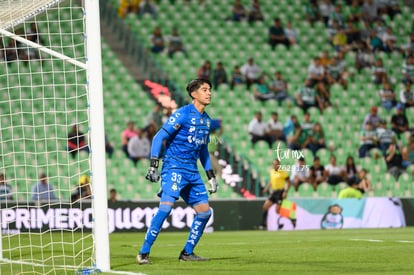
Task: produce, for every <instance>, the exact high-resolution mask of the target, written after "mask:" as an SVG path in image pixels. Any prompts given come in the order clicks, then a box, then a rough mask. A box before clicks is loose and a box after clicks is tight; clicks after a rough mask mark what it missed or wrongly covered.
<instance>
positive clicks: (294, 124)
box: [283, 115, 301, 143]
mask: <svg viewBox="0 0 414 275" xmlns="http://www.w3.org/2000/svg"><path fill="white" fill-rule="evenodd" d="M297 129H299V131H300V129H301V127H300V123H299V122H298V118H297V116H296V115H291V116H290V118H289V119H288V120H287V121H286V123H285V125H283V135H284V136H285V137H286V140H287V142H288V143H291V139H292V137H293V136H295V135H298V134H300V132H299V133H297Z"/></svg>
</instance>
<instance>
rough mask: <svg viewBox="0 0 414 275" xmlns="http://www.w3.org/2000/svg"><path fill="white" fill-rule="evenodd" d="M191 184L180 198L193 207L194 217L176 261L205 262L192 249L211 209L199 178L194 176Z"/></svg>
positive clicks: (201, 232) (208, 217) (204, 188)
mask: <svg viewBox="0 0 414 275" xmlns="http://www.w3.org/2000/svg"><path fill="white" fill-rule="evenodd" d="M192 182H193V184H191V185H187V186H186V188H184V189H183V190H181V197H182V198H183V199H184V201H185V202H186V203H187V204H189V205H191V206H192V207H193V209H194V210H195V212H196V215H195V217H194V221H193V224H192V225H191V229H190V233H189V235H188V239H187V242H186V244H185V246H184V249H183V251H181V253H180V256H179V258H178V259H179V260H182V261H206V260H208V259H206V258H203V257H199V256H197V255H195V254H194V248H195V246H196V245H197V243H198V241H199V240H200V238H201V236H202V235H203V233H204V228H205V227H206V225H207V222H208V220H209V219H210V216H211V209H210V205H209V203H208V195H207V190H206V187H205V185H204V183H203V181H202V179H201V177H200V176H199V175H196V176H195V177H194V178H193V180H192Z"/></svg>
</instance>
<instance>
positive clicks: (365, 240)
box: [350, 239, 384, 243]
mask: <svg viewBox="0 0 414 275" xmlns="http://www.w3.org/2000/svg"><path fill="white" fill-rule="evenodd" d="M350 240H351V241H364V242H372V243H383V242H384V240H372V239H350Z"/></svg>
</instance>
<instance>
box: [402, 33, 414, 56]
mask: <svg viewBox="0 0 414 275" xmlns="http://www.w3.org/2000/svg"><path fill="white" fill-rule="evenodd" d="M401 51H402V53H403V54H404V55H405V56H407V57H408V56H409V55H414V31H412V32H411V33H410V36H409V40H408V42H407V44H405V45H403V46H402V47H401Z"/></svg>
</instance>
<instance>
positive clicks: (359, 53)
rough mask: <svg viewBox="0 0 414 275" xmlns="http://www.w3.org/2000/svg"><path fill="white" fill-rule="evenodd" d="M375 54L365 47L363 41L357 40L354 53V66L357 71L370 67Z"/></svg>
mask: <svg viewBox="0 0 414 275" xmlns="http://www.w3.org/2000/svg"><path fill="white" fill-rule="evenodd" d="M374 62H375V56H374V54H373V53H372V51H371V50H370V49H369V48H368V47H367V45H366V43H364V41H358V49H357V50H356V54H355V66H356V68H357V70H358V73H361V70H362V69H364V68H371V66H373V65H374Z"/></svg>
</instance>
